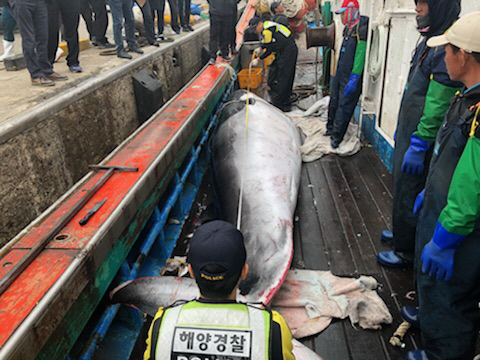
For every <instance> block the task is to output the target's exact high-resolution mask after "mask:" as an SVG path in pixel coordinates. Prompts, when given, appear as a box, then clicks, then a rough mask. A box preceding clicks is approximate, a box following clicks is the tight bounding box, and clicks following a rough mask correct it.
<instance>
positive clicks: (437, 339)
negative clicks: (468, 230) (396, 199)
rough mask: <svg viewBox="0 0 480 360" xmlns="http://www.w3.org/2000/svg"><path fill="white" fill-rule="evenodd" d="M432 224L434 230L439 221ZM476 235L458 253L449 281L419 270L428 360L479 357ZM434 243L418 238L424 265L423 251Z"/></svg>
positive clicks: (479, 252)
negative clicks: (476, 355)
mask: <svg viewBox="0 0 480 360" xmlns="http://www.w3.org/2000/svg"><path fill="white" fill-rule="evenodd" d="M430 222H431V225H430V226H429V227H430V228H431V229H433V227H434V226H435V224H436V219H434V218H432V219H431V221H430ZM422 225H423V224H422V219H420V223H419V226H422ZM477 229H478V227H477ZM430 232H432V231H430ZM474 232H475V233H474V234H471V235H470V236H469V237H467V238H466V239H465V241H464V242H463V243H462V244H461V245H460V247H459V248H458V250H457V251H456V253H455V260H454V268H453V276H452V278H451V279H450V280H449V281H443V280H437V279H435V278H432V277H431V276H429V275H428V274H424V273H422V271H421V266H419V267H418V268H417V287H418V292H417V294H418V299H419V322H420V329H421V331H422V340H423V341H422V342H423V348H424V349H425V351H426V352H427V356H428V359H431V360H435V359H449V360H471V359H473V357H474V356H475V343H476V340H477V336H478V331H479V327H480V309H479V305H478V304H479V301H480V286H479V284H480V262H479V261H478V259H479V257H480V246H479V240H480V234H479V230H475V231H474ZM430 239H431V236H428V237H427V236H423V237H422V238H419V237H418V236H417V241H418V242H419V244H418V245H417V250H416V252H415V257H416V261H418V264H420V265H421V263H420V259H419V257H420V254H421V250H422V249H423V246H424V245H425V244H426V243H427V242H428V241H430Z"/></svg>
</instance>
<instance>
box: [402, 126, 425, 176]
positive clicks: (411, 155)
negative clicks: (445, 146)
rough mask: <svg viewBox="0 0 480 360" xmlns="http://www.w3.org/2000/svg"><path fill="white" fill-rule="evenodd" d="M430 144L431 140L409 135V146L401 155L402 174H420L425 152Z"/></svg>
mask: <svg viewBox="0 0 480 360" xmlns="http://www.w3.org/2000/svg"><path fill="white" fill-rule="evenodd" d="M431 145H432V143H431V142H429V141H426V140H422V139H420V138H418V137H416V136H415V135H412V136H411V137H410V146H409V147H408V149H407V151H406V152H405V155H404V156H403V163H402V171H403V173H404V174H408V175H420V174H421V173H422V172H423V168H424V163H425V154H426V153H427V151H428V149H430V146H431Z"/></svg>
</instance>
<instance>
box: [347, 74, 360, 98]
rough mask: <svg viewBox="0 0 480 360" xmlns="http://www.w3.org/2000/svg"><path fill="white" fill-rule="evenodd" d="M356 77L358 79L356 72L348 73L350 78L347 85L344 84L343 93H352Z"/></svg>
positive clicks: (355, 84)
mask: <svg viewBox="0 0 480 360" xmlns="http://www.w3.org/2000/svg"><path fill="white" fill-rule="evenodd" d="M358 79H360V75H357V74H351V75H350V80H348V83H347V85H345V90H344V92H343V95H345V96H348V95H350V94H353V93H354V92H355V90H357V83H358Z"/></svg>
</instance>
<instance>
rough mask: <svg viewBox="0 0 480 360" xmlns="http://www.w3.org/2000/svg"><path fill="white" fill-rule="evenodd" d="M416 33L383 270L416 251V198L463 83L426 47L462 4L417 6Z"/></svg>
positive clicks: (430, 0) (409, 260) (453, 0)
mask: <svg viewBox="0 0 480 360" xmlns="http://www.w3.org/2000/svg"><path fill="white" fill-rule="evenodd" d="M416 12H417V29H418V31H419V32H420V34H421V35H422V36H423V41H422V42H421V43H420V44H419V45H418V46H417V48H416V49H415V53H414V55H413V59H412V62H411V66H410V73H409V74H408V79H407V84H406V86H405V90H404V92H403V98H402V102H401V105H400V112H399V114H398V124H397V130H396V138H395V148H394V152H393V215H392V223H393V224H392V225H393V232H392V231H388V230H386V231H383V233H382V240H383V241H386V242H390V243H393V245H394V250H393V251H382V252H380V253H378V254H377V261H378V263H379V264H381V265H383V266H388V267H411V266H412V264H413V255H414V251H415V232H416V227H417V219H418V215H416V214H414V212H413V207H414V202H415V198H416V196H417V195H418V193H420V191H422V189H423V188H424V187H425V180H426V178H427V172H428V166H429V163H430V158H431V156H432V150H433V149H432V144H433V142H434V140H435V136H436V135H437V131H438V129H439V127H440V124H441V123H442V120H443V117H444V115H445V112H446V111H447V109H448V106H449V104H450V100H451V98H452V97H453V95H454V94H455V92H456V91H458V90H459V89H461V85H462V84H460V83H457V82H454V81H452V80H451V79H450V77H449V76H448V73H447V68H446V65H445V48H444V47H442V46H441V47H438V48H435V49H432V48H429V47H428V46H427V41H428V39H429V38H431V37H432V36H435V35H439V34H443V33H444V32H445V31H446V30H447V29H448V28H449V27H450V26H451V25H452V24H453V22H454V21H455V20H456V19H457V18H458V16H459V14H460V0H416Z"/></svg>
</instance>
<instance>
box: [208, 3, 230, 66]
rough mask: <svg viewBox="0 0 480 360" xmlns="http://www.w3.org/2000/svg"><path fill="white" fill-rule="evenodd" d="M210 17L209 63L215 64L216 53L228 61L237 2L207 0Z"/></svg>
mask: <svg viewBox="0 0 480 360" xmlns="http://www.w3.org/2000/svg"><path fill="white" fill-rule="evenodd" d="M207 1H208V5H209V8H208V9H209V10H208V11H209V15H210V44H209V47H210V61H209V64H210V65H213V64H215V60H216V59H217V51H218V50H220V56H221V57H222V59H223V60H225V61H230V57H229V49H228V47H229V45H230V43H231V34H232V33H231V31H232V27H233V26H234V25H233V24H232V20H233V14H234V12H235V9H236V8H237V0H207Z"/></svg>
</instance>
